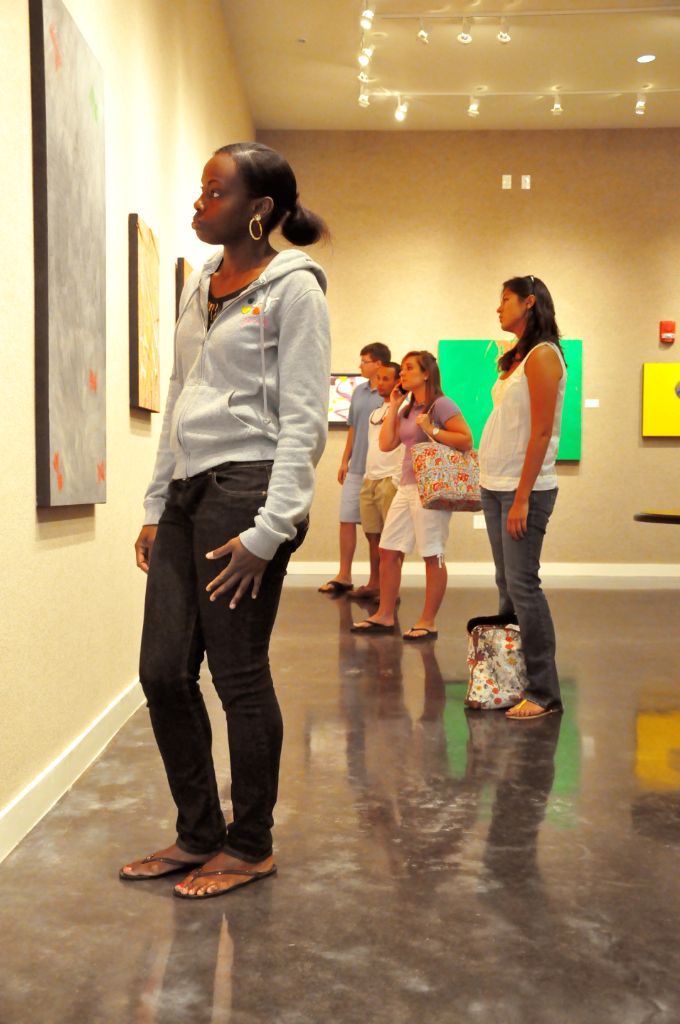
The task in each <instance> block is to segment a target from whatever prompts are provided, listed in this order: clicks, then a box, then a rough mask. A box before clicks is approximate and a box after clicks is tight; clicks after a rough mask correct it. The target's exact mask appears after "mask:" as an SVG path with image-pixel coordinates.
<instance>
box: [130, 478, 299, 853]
mask: <svg viewBox="0 0 680 1024" xmlns="http://www.w3.org/2000/svg"><path fill="white" fill-rule="evenodd" d="M270 473H271V463H270V462H231V463H224V464H223V465H221V466H218V467H215V469H214V470H212V471H209V472H207V473H201V474H199V475H198V476H195V477H190V478H189V479H188V480H173V481H172V483H171V485H170V493H169V496H168V500H167V504H166V507H165V511H164V512H163V515H162V516H161V520H160V522H159V524H158V533H157V535H156V541H155V543H154V547H153V552H152V556H151V562H150V566H149V577H148V581H147V589H146V604H145V608H144V628H143V633H142V650H141V659H140V679H141V683H142V688H143V690H144V694H145V696H146V699H147V705H148V708H149V713H150V716H151V724H152V726H153V731H154V734H155V737H156V742H157V743H158V747H159V750H160V753H161V757H162V758H163V763H164V765H165V771H166V773H167V776H168V782H169V784H170V790H171V793H172V796H173V799H174V801H175V804H176V805H177V811H178V814H177V845H178V846H179V847H180V848H181V849H183V850H186V852H187V853H208V852H210V851H212V850H216V849H222V850H224V851H225V852H226V853H230V854H232V855H233V856H236V857H239V858H241V859H242V860H246V861H251V862H253V863H256V862H258V861H261V860H264V858H265V857H268V856H269V855H270V854H271V852H272V835H271V829H272V825H273V823H274V819H273V816H272V812H273V809H274V804H275V803H276V796H277V789H278V776H279V760H280V755H281V742H282V738H283V723H282V720H281V712H280V709H279V704H278V701H277V699H276V694H275V692H274V685H273V682H272V677H271V672H270V669H269V638H270V636H271V631H272V628H273V626H274V620H275V618H276V612H277V609H278V605H279V598H280V595H281V587H282V585H283V579H284V576H285V575H286V566H287V564H288V560H289V558H290V556H291V554H292V552H293V551H294V550H295V548H296V547H298V546H299V544H300V543H301V542H302V539H303V538H304V533H305V532H306V526H307V524H306V521H305V523H304V524H300V526H299V527H298V537H297V539H296V541H294V542H291V543H285V544H282V545H281V547H280V548H279V549H278V551H277V553H276V555H275V556H274V558H273V559H272V561H271V562H270V563H269V565H268V566H267V570H266V572H265V574H264V577H263V580H262V584H261V587H260V592H259V594H258V597H257V599H256V600H253V598H252V596H251V594H250V592H248V593H246V594H245V596H244V597H242V598H241V600H240V602H239V604H238V605H237V607H236V608H235V609H234V610H233V611H232V610H230V609H229V598H230V596H231V595H230V594H229V593H227V594H226V595H223V596H220V597H219V598H218V599H217V600H216V601H210V599H209V594H208V593H207V592H206V589H205V588H206V585H207V584H208V583H209V582H210V580H212V579H214V578H215V576H216V575H217V574H218V572H220V571H221V570H222V569H223V568H224V566H225V565H226V563H227V560H226V559H219V560H210V559H206V557H205V555H206V552H207V551H212V550H213V549H214V548H216V547H220V546H221V545H222V544H225V543H226V542H227V541H228V540H230V539H231V538H232V537H236V536H237V535H238V534H239V533H241V532H242V531H243V530H245V529H247V528H248V527H250V526H252V524H253V520H254V518H255V515H256V513H257V510H258V508H260V507H261V506H262V505H263V504H264V500H265V496H266V493H267V487H268V483H269V476H270ZM204 653H205V654H206V655H207V658H208V666H209V668H210V672H211V675H212V680H213V684H214V686H215V689H216V690H217V693H218V694H219V697H220V700H221V701H222V706H223V708H224V710H225V712H226V716H227V730H228V737H229V758H230V763H231V800H232V813H233V821H231V822H230V823H229V824H228V825H227V824H226V823H225V819H224V815H223V814H222V808H221V807H220V800H219V794H218V791H217V782H216V779H215V768H214V765H213V759H212V749H211V748H212V732H211V728H210V721H209V718H208V713H207V711H206V708H205V704H204V701H203V696H202V694H201V690H200V687H199V684H198V676H199V669H200V665H201V662H202V660H203V655H204Z"/></svg>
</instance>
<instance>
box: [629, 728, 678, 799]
mask: <svg viewBox="0 0 680 1024" xmlns="http://www.w3.org/2000/svg"><path fill="white" fill-rule="evenodd" d="M636 732H637V737H636V738H637V742H636V745H635V774H636V775H637V778H638V781H639V782H640V783H641V784H642V785H643V786H644V787H645V788H647V789H654V790H662V789H680V712H678V711H670V712H650V713H649V714H642V713H641V714H638V716H637V722H636Z"/></svg>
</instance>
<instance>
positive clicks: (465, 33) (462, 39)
mask: <svg viewBox="0 0 680 1024" xmlns="http://www.w3.org/2000/svg"><path fill="white" fill-rule="evenodd" d="M457 39H458V42H459V43H463V45H467V44H468V43H471V42H472V33H471V32H470V21H469V19H468V18H463V27H462V28H461V30H460V32H459V33H458V36H457Z"/></svg>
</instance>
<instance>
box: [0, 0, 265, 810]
mask: <svg viewBox="0 0 680 1024" xmlns="http://www.w3.org/2000/svg"><path fill="white" fill-rule="evenodd" d="M27 6H28V5H27V4H17V3H16V0H0V10H1V12H2V24H3V33H2V47H3V51H4V52H3V53H2V54H1V55H0V92H2V95H3V96H5V97H8V98H11V102H8V103H5V104H4V105H3V118H2V121H1V122H0V131H1V132H2V136H1V139H2V166H3V188H2V191H1V193H0V209H1V211H2V212H1V215H0V217H1V220H2V225H3V233H4V240H3V246H2V252H3V256H2V275H1V282H0V322H1V323H2V345H1V346H0V436H1V437H2V439H3V467H2V473H0V494H1V505H2V513H3V514H2V519H3V527H2V574H1V575H0V603H1V607H2V619H1V621H2V643H1V644H0V657H1V658H2V667H1V676H0V678H1V685H2V691H3V700H2V714H1V715H0V809H1V808H2V807H3V806H4V805H5V804H7V803H8V801H10V800H11V799H12V798H13V797H14V796H15V795H16V794H17V793H18V792H19V791H20V790H21V789H22V788H23V787H24V786H25V785H26V784H27V783H28V782H29V781H30V780H32V779H33V778H34V776H36V775H37V773H39V772H40V771H41V770H42V769H44V768H45V766H46V765H48V764H49V763H50V762H51V761H52V760H53V759H54V758H56V757H57V756H58V755H59V754H60V753H61V752H62V750H63V749H64V748H65V747H67V746H68V744H69V743H71V742H72V741H73V740H74V738H75V737H77V736H78V735H79V734H80V733H81V732H82V731H83V730H84V729H86V728H87V727H88V726H89V724H90V723H91V722H92V721H93V720H94V719H95V718H96V717H97V715H98V714H100V712H101V711H102V710H103V709H104V708H105V707H106V706H107V705H108V704H109V703H110V702H111V701H112V700H114V699H115V698H116V696H117V695H118V694H119V693H120V692H121V691H122V690H123V689H124V688H125V687H126V686H128V685H129V684H130V683H131V682H132V681H133V680H134V678H135V677H136V675H137V659H138V644H139V628H140V622H141V610H142V601H143V596H144V577H143V576H142V574H141V573H140V572H139V570H138V569H137V568H136V567H135V565H134V557H133V550H132V544H133V541H134V539H135V537H136V535H137V533H138V532H139V528H140V525H141V522H142V507H141V500H142V496H143V493H144V490H145V487H146V484H147V482H148V479H149V476H150V472H151V467H152V465H153V458H154V453H155V446H156V442H157V436H158V430H159V426H160V417H159V416H150V415H145V414H135V415H132V414H131V413H130V410H129V398H128V354H127V353H128V277H127V274H128V269H127V268H128V254H127V217H128V214H129V213H131V212H137V213H139V214H140V215H141V216H142V217H143V218H144V220H145V221H146V222H147V224H149V225H150V226H151V227H152V228H153V230H154V231H155V233H156V235H157V237H158V239H159V244H160V255H161V324H160V330H161V372H162V378H163V383H162V390H163V392H164V391H165V388H166V385H167V378H168V375H169V372H170V368H171V360H172V332H173V320H174V301H175V299H174V263H175V258H176V257H177V256H185V257H187V258H188V259H189V260H190V262H192V263H193V264H194V265H199V263H200V262H201V261H202V260H203V259H205V256H206V254H207V252H208V251H209V250H207V249H206V247H205V246H203V245H201V243H199V242H197V240H196V239H195V238H194V235H193V232H192V231H191V228H190V222H191V215H192V209H191V204H192V201H193V199H194V198H195V196H196V195H197V191H198V185H199V182H200V177H201V170H202V166H203V163H204V161H205V159H206V158H207V157H208V156H209V154H210V152H211V151H212V150H213V149H215V148H217V147H218V146H220V145H223V144H224V143H226V142H229V141H236V140H237V139H241V138H252V136H253V126H252V122H251V120H250V115H249V112H248V108H247V105H246V101H245V99H244V94H243V92H242V89H241V86H240V83H239V80H238V77H237V73H236V71H235V65H234V62H233V58H232V54H231V51H230V47H229V40H228V38H227V34H226V30H225V28H224V23H223V14H222V11H221V7H220V3H219V0H202V2H201V3H200V4H197V3H196V2H195V0H174V2H173V3H171V4H168V3H165V2H164V0H137V2H135V3H126V4H124V5H121V4H120V3H116V0H97V2H96V3H92V2H91V0H67V6H68V8H69V10H70V12H71V14H72V15H73V17H74V19H75V21H76V23H77V24H78V26H79V28H80V30H81V32H82V34H83V35H84V37H85V39H86V40H87V42H88V44H89V46H90V47H91V49H92V50H93V52H94V54H95V56H96V57H97V59H98V61H99V63H100V64H101V66H102V68H103V72H104V79H105V90H106V91H105V111H104V116H105V125H106V191H107V381H106V387H107V396H106V397H107V443H108V452H107V455H108V457H107V470H108V472H107V477H108V483H107V489H108V502H107V504H105V505H98V506H96V507H94V508H92V507H85V508H83V509H74V510H72V511H70V512H64V511H63V510H62V511H59V512H54V513H53V512H41V513H36V508H35V458H34V422H33V378H34V367H33V330H34V323H33V252H32V245H33V222H32V217H33V213H32V191H31V190H32V164H31V117H30V112H31V111H30V102H31V98H30V61H29V41H28V13H27ZM83 272H84V273H86V272H87V268H86V267H84V268H83Z"/></svg>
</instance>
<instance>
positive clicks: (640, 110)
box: [635, 93, 647, 117]
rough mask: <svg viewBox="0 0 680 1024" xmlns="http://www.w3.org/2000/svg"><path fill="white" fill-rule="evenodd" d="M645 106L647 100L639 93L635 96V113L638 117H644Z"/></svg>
mask: <svg viewBox="0 0 680 1024" xmlns="http://www.w3.org/2000/svg"><path fill="white" fill-rule="evenodd" d="M646 106H647V100H646V99H645V98H644V96H641V95H640V93H638V94H637V100H636V102H635V113H636V114H637V115H638V117H644V114H645V108H646Z"/></svg>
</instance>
